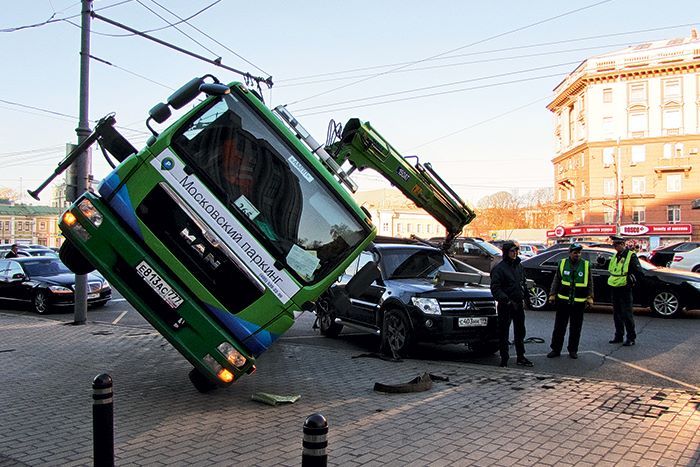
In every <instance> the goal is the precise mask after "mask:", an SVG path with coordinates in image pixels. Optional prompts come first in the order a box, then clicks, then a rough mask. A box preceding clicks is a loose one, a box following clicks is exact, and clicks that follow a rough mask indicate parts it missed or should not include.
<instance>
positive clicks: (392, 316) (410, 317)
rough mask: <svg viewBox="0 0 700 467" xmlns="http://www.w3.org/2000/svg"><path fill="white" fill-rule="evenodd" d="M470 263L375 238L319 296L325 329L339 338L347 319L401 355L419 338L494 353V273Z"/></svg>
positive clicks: (318, 306) (321, 323) (432, 250)
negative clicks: (491, 281) (491, 278)
mask: <svg viewBox="0 0 700 467" xmlns="http://www.w3.org/2000/svg"><path fill="white" fill-rule="evenodd" d="M463 266H464V265H462V267H459V266H456V265H455V263H453V262H452V261H451V260H450V258H448V257H447V256H446V255H445V254H444V253H443V252H442V251H440V250H438V249H437V248H432V247H429V246H425V245H418V244H415V245H408V244H396V243H388V244H378V243H376V242H375V243H374V244H373V245H371V246H370V247H369V248H368V249H367V250H366V251H364V252H363V253H362V254H361V255H360V256H359V257H358V258H357V259H356V260H355V261H354V262H353V263H352V264H351V265H350V267H348V269H347V270H346V271H345V274H344V275H343V276H342V277H341V278H340V280H339V281H338V282H337V283H336V284H335V285H333V286H332V287H331V288H330V289H329V290H328V291H327V292H326V293H325V294H324V295H323V296H322V297H321V298H320V299H319V300H318V301H317V303H316V314H317V317H318V321H319V327H320V330H321V333H322V334H323V335H325V336H328V337H336V336H338V334H340V332H341V330H342V329H343V327H344V326H346V325H347V326H351V327H358V328H360V329H363V330H368V331H370V332H372V333H373V334H376V335H378V336H380V338H381V348H382V349H383V350H384V351H387V352H388V351H391V352H392V353H396V354H399V355H404V354H406V353H407V352H408V351H409V350H410V348H411V347H412V346H413V345H414V344H416V343H418V342H433V343H464V344H468V345H469V347H470V349H471V350H473V351H475V352H480V353H493V352H495V351H496V350H498V326H497V314H496V302H495V300H494V299H493V296H492V295H491V291H490V289H489V285H488V283H489V281H488V278H489V276H488V274H486V273H483V272H481V271H477V272H474V273H466V272H459V269H462V270H467V271H468V270H469V268H470V266H466V268H464V267H463Z"/></svg>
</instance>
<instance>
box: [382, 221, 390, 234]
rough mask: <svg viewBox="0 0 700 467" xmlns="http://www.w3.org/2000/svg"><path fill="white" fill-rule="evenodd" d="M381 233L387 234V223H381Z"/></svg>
mask: <svg viewBox="0 0 700 467" xmlns="http://www.w3.org/2000/svg"><path fill="white" fill-rule="evenodd" d="M382 232H389V223H388V222H384V223H382Z"/></svg>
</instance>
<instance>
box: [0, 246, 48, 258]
mask: <svg viewBox="0 0 700 467" xmlns="http://www.w3.org/2000/svg"><path fill="white" fill-rule="evenodd" d="M11 248H12V245H0V259H2V258H4V257H5V255H6V254H7V253H9V252H10V249H11ZM17 255H18V256H58V253H56V252H55V251H54V250H52V249H50V248H48V247H45V246H41V245H20V246H19V249H18V251H17Z"/></svg>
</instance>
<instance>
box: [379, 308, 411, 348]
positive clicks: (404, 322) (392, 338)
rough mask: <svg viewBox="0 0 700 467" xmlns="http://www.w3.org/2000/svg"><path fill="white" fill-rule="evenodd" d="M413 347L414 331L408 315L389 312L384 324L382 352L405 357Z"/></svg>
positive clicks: (394, 311) (396, 311) (393, 311)
mask: <svg viewBox="0 0 700 467" xmlns="http://www.w3.org/2000/svg"><path fill="white" fill-rule="evenodd" d="M412 347H413V331H412V329H411V323H410V322H409V321H408V317H407V316H406V313H404V312H403V311H401V310H387V312H386V314H385V315H384V322H383V323H382V343H381V351H382V352H383V353H385V354H387V355H391V356H394V357H405V356H406V355H408V353H409V351H410V350H411V348H412Z"/></svg>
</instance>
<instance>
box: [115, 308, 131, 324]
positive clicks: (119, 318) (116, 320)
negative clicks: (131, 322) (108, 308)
mask: <svg viewBox="0 0 700 467" xmlns="http://www.w3.org/2000/svg"><path fill="white" fill-rule="evenodd" d="M127 313H128V311H122V314H120V315H119V316H117V319H115V320H114V321H112V324H117V323H118V322H119V320H121V319H122V318H123V317H124V315H126V314H127Z"/></svg>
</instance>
